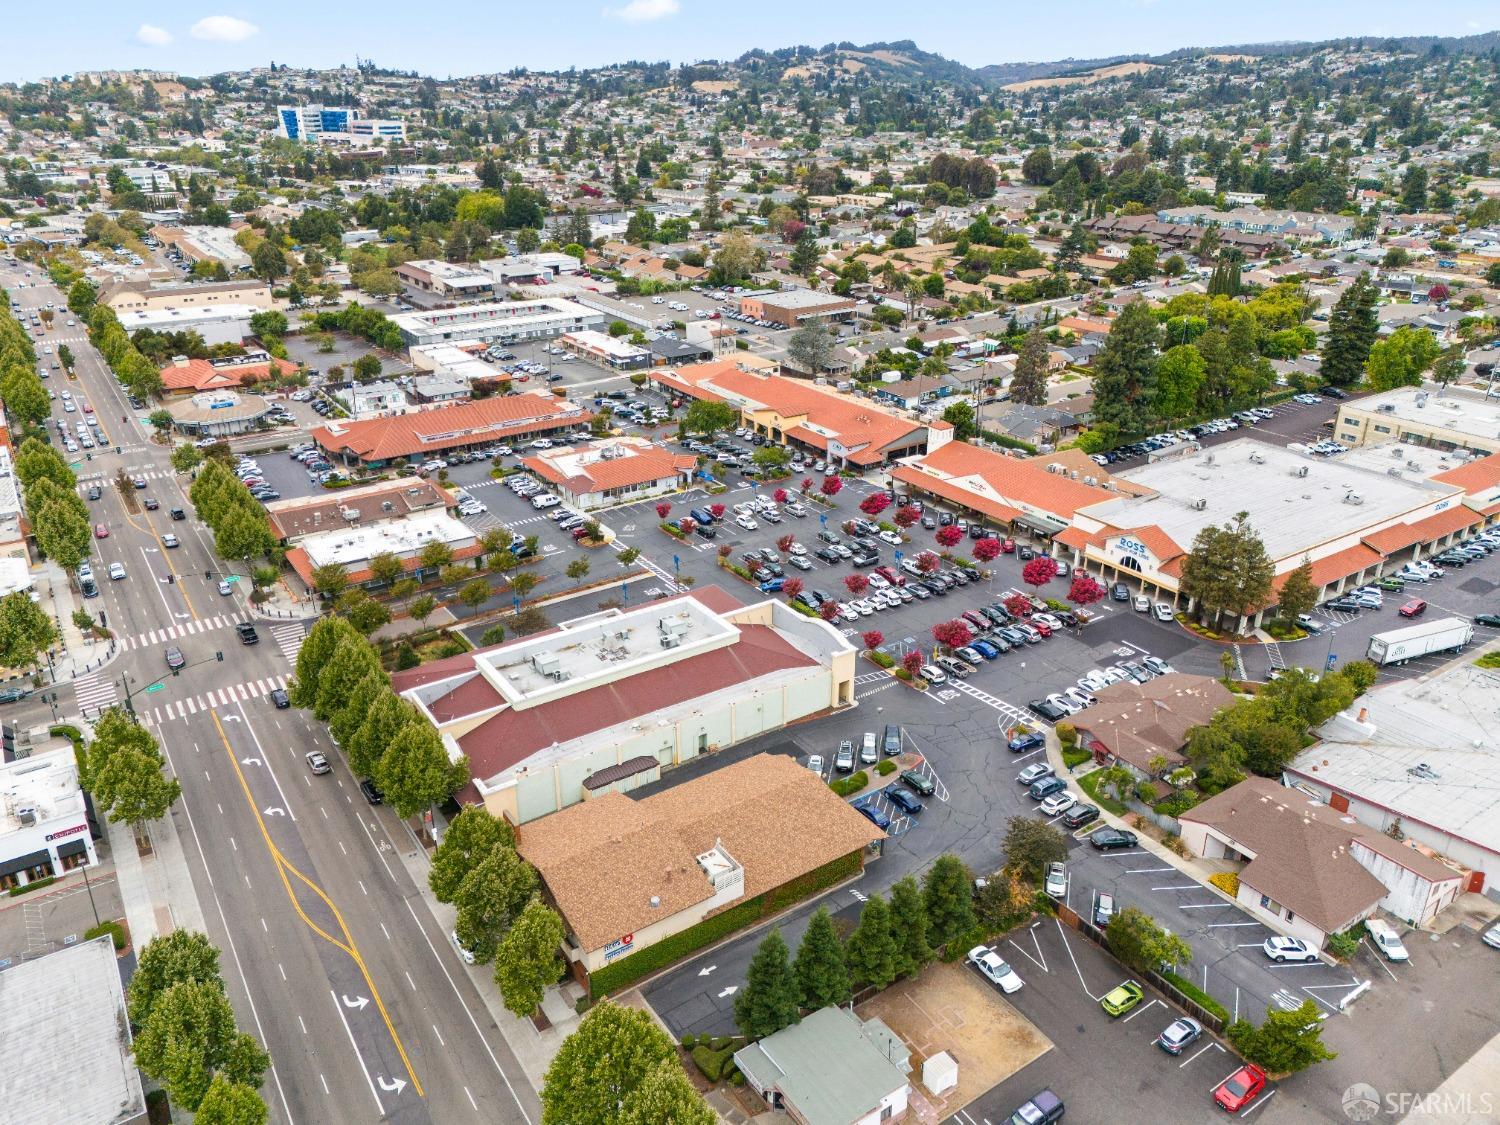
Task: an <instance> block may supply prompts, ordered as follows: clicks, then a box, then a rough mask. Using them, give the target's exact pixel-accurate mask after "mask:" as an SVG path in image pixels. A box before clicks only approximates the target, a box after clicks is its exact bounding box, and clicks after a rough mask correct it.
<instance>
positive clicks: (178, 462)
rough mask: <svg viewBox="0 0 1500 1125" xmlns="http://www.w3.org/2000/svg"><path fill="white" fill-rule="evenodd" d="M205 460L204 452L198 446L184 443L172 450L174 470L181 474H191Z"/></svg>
mask: <svg viewBox="0 0 1500 1125" xmlns="http://www.w3.org/2000/svg"><path fill="white" fill-rule="evenodd" d="M202 460H203V450H201V449H199V448H198V447H197V446H196V445H189V444H187V443H186V442H183V443H182V444H181V445H179V446H177V448H175V449H173V450H172V468H173V469H175V470H176V471H177V472H179V473H190V472H192V471H193V470H194V469H195V468H197V467H198V465H199V464H200V463H201V462H202Z"/></svg>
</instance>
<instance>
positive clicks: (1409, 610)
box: [1396, 598, 1427, 617]
mask: <svg viewBox="0 0 1500 1125" xmlns="http://www.w3.org/2000/svg"><path fill="white" fill-rule="evenodd" d="M1396 612H1397V613H1399V614H1400V615H1401V616H1402V617H1420V616H1421V615H1422V614H1424V613H1426V612H1427V603H1426V602H1424V601H1423V600H1422V599H1421V598H1413V599H1412V600H1411V601H1409V602H1407V603H1406V604H1405V605H1403V606H1402V607H1401V608H1400V609H1398V610H1397V611H1396Z"/></svg>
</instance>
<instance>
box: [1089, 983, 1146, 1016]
mask: <svg viewBox="0 0 1500 1125" xmlns="http://www.w3.org/2000/svg"><path fill="white" fill-rule="evenodd" d="M1145 995H1146V990H1145V989H1144V988H1142V987H1141V986H1140V985H1139V984H1138V983H1136V982H1135V981H1133V980H1127V981H1123V982H1121V983H1120V984H1117V985H1115V987H1114V988H1112V989H1110V990H1109V991H1108V992H1107V993H1105V994H1104V999H1103V1000H1100V1001H1099V1007H1101V1008H1103V1009H1104V1010H1105V1011H1106V1012H1107V1013H1109V1014H1110V1015H1112V1016H1123V1015H1124V1014H1125V1013H1126V1012H1128V1011H1130V1009H1131V1008H1134V1007H1135V1006H1136V1005H1137V1004H1139V1003H1140V1002H1141V1000H1142V999H1143V998H1144V997H1145Z"/></svg>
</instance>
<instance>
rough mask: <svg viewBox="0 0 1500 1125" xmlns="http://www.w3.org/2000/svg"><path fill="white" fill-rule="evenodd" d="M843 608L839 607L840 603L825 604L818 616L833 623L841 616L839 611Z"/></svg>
mask: <svg viewBox="0 0 1500 1125" xmlns="http://www.w3.org/2000/svg"><path fill="white" fill-rule="evenodd" d="M841 608H842V607H841V606H840V605H839V603H838V602H835V601H827V602H824V603H823V604H822V605H820V606H819V607H818V616H819V617H821V618H822V619H823V620H824V621H832V620H833V619H834V618H835V617H837V616H838V615H839V610H840V609H841Z"/></svg>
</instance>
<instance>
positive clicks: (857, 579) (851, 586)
mask: <svg viewBox="0 0 1500 1125" xmlns="http://www.w3.org/2000/svg"><path fill="white" fill-rule="evenodd" d="M869 588H870V580H869V579H868V578H866V577H865V576H864V575H863V574H851V575H849V577H847V578H845V579H844V589H846V590H848V591H849V592H850V593H851V594H853V595H854V596H855V597H856V598H857V597H859V596H860V595H862V594H863V593H864V592H865V591H866V590H868V589H869Z"/></svg>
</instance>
